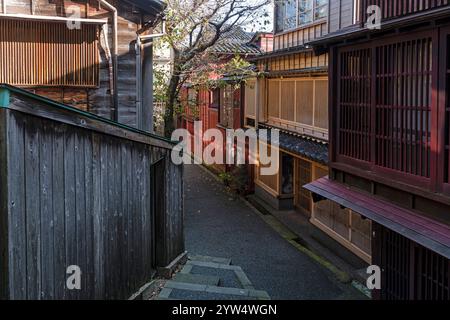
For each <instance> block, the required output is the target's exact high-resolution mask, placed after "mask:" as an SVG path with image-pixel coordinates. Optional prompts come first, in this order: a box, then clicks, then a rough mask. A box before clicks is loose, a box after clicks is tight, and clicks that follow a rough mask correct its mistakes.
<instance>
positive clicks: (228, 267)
mask: <svg viewBox="0 0 450 320" xmlns="http://www.w3.org/2000/svg"><path fill="white" fill-rule="evenodd" d="M186 265H187V266H188V265H192V266H199V267H208V268H216V269H224V270H242V269H241V267H239V266H233V265H230V264H223V263H217V262H209V261H196V260H188V261H187V262H186Z"/></svg>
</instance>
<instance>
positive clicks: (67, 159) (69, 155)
mask: <svg viewBox="0 0 450 320" xmlns="http://www.w3.org/2000/svg"><path fill="white" fill-rule="evenodd" d="M75 179H76V172H75V134H74V133H73V132H70V133H66V135H65V137H64V214H65V230H64V231H65V244H66V261H65V268H67V267H69V266H71V265H78V259H77V233H76V228H77V220H76V218H77V211H76V208H77V203H76V191H75V183H76V180H75ZM65 292H66V296H67V298H69V299H75V298H76V294H77V293H76V291H74V290H68V289H67V288H66V290H65Z"/></svg>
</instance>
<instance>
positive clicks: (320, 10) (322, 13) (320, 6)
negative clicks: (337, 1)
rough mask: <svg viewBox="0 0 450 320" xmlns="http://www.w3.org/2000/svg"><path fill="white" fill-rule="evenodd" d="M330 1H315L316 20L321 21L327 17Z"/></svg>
mask: <svg viewBox="0 0 450 320" xmlns="http://www.w3.org/2000/svg"><path fill="white" fill-rule="evenodd" d="M327 12H328V0H314V20H320V19H323V18H325V17H326V16H327Z"/></svg>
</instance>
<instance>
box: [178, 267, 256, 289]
mask: <svg viewBox="0 0 450 320" xmlns="http://www.w3.org/2000/svg"><path fill="white" fill-rule="evenodd" d="M201 269H203V271H202V270H201ZM205 269H206V270H205ZM199 270H200V271H199ZM207 271H208V272H207ZM211 271H212V272H211ZM180 273H181V274H191V273H194V274H201V275H209V276H216V277H218V278H219V279H220V282H219V286H222V287H224V286H227V285H226V284H232V286H239V287H242V288H243V289H254V287H253V285H252V283H251V281H250V280H249V278H248V277H247V275H246V274H245V272H244V271H243V270H242V268H241V267H239V266H232V265H227V264H219V263H214V262H204V261H192V260H188V262H187V263H186V265H185V266H184V267H183V269H182V270H181V272H180ZM230 273H232V274H233V275H234V276H231V275H230ZM233 278H234V279H235V280H234V279H233ZM234 281H237V283H233V282H234ZM228 286H229V285H228Z"/></svg>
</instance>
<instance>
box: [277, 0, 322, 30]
mask: <svg viewBox="0 0 450 320" xmlns="http://www.w3.org/2000/svg"><path fill="white" fill-rule="evenodd" d="M327 14H328V0H276V1H275V31H276V32H282V31H286V30H289V29H295V28H296V27H297V26H302V25H306V24H308V23H312V22H314V21H318V20H321V19H324V18H326V16H327Z"/></svg>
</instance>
